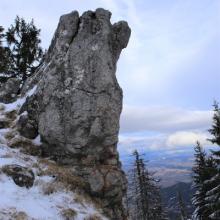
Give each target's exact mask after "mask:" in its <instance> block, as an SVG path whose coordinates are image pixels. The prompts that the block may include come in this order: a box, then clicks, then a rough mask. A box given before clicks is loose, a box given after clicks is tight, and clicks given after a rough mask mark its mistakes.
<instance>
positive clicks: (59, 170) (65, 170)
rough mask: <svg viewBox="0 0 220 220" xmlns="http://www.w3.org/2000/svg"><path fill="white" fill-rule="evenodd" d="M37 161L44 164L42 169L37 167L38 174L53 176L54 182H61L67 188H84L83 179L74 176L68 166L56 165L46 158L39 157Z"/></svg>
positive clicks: (72, 189) (73, 189)
mask: <svg viewBox="0 0 220 220" xmlns="http://www.w3.org/2000/svg"><path fill="white" fill-rule="evenodd" d="M39 163H40V164H43V165H44V169H42V168H40V169H39V175H40V176H54V177H55V180H56V182H60V183H62V185H63V186H64V187H65V189H67V190H71V191H75V190H76V189H79V188H80V189H84V188H85V181H83V179H82V178H81V177H79V176H76V175H75V174H74V173H73V171H72V169H71V168H70V167H66V166H61V165H58V164H56V163H55V162H53V161H50V160H48V159H40V160H39Z"/></svg>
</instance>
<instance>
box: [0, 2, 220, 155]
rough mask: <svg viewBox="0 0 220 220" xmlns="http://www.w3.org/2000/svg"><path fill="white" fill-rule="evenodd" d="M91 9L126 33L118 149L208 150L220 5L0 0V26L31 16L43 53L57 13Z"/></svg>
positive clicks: (217, 80)
mask: <svg viewBox="0 0 220 220" xmlns="http://www.w3.org/2000/svg"><path fill="white" fill-rule="evenodd" d="M98 7H104V8H106V9H109V10H110V11H111V12H112V22H116V21H118V20H126V21H128V23H129V25H130V27H131V29H132V35H131V39H130V42H129V45H128V47H127V48H126V49H125V50H124V51H123V52H122V55H121V57H120V60H119V63H118V68H117V77H118V80H119V83H120V85H121V87H122V88H123V91H124V108H123V113H122V117H121V130H120V143H121V144H120V146H121V148H122V150H123V151H124V150H125V151H128V152H129V151H131V150H132V149H133V148H136V147H137V145H138V144H140V142H141V143H142V145H143V149H146V150H149V149H160V148H167V149H170V148H172V149H176V148H178V147H179V146H181V147H191V146H192V144H193V143H195V141H196V140H197V139H199V140H200V141H201V142H202V143H203V144H204V145H207V144H208V143H207V141H206V138H207V137H208V134H207V129H208V128H209V126H210V124H211V116H212V112H210V110H211V105H212V103H213V100H214V99H217V100H219V101H220V92H219V88H220V62H219V60H220V28H219V27H220V1H219V0H193V1H192V0H184V1H183V0H166V1H164V0H94V1H86V0H72V1H70V0H62V1H60V0H53V1H52V0H32V1H30V0H19V1H13V2H12V1H8V0H1V6H0V21H1V23H0V25H3V26H4V27H8V26H9V25H10V24H11V23H12V21H13V19H14V18H15V16H16V15H20V16H23V17H24V18H25V19H27V20H30V19H31V18H34V20H35V23H36V24H37V26H38V27H39V28H41V30H42V31H41V37H42V45H43V46H44V47H45V48H47V47H48V45H49V43H50V40H51V38H52V36H53V33H54V31H55V28H56V26H57V23H58V19H59V17H60V15H62V14H64V13H68V12H70V11H72V10H78V11H79V12H80V13H82V12H83V11H85V10H89V9H91V10H94V9H96V8H98Z"/></svg>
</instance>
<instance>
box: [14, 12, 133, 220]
mask: <svg viewBox="0 0 220 220" xmlns="http://www.w3.org/2000/svg"><path fill="white" fill-rule="evenodd" d="M110 17H111V13H110V12H109V11H106V10H104V9H97V10H96V11H95V12H92V11H87V12H85V13H83V15H82V16H81V17H79V15H78V12H76V11H74V12H72V13H70V14H67V15H63V16H62V17H61V18H60V22H59V25H58V27H57V30H56V32H55V35H54V38H53V40H52V42H51V46H50V48H49V50H48V53H47V56H46V59H45V63H44V64H43V65H42V67H41V68H40V69H39V71H38V72H37V73H36V74H35V75H34V76H33V77H32V78H30V79H29V80H28V81H27V83H26V84H25V87H24V89H23V91H22V94H25V92H27V90H29V89H30V88H32V87H33V86H34V85H37V88H36V91H35V93H34V94H33V95H32V96H30V97H28V99H27V101H26V103H25V104H24V105H23V107H22V108H21V112H20V113H22V112H24V111H27V115H24V116H22V117H20V122H19V123H20V128H19V130H20V132H21V134H23V135H24V136H26V137H29V138H35V137H36V136H37V135H38V133H39V134H40V137H41V140H42V143H43V147H42V150H43V152H44V154H45V155H48V156H51V158H53V159H55V160H56V161H58V162H59V163H62V164H65V165H70V166H75V170H76V173H77V174H78V175H79V176H82V177H83V178H84V179H85V181H86V182H87V183H88V184H89V187H88V189H87V190H88V191H89V192H90V193H91V194H92V195H94V196H96V197H97V198H100V199H102V200H103V206H104V208H105V210H106V211H107V212H108V215H110V217H111V219H118V220H119V219H120V220H122V219H125V218H126V217H125V216H124V213H123V207H122V197H123V194H124V191H125V189H126V180H125V176H124V173H123V171H122V170H121V165H120V162H119V160H118V152H117V142H118V131H119V117H120V113H121V110H122V90H121V88H120V86H119V85H118V82H117V79H116V75H115V72H116V63H117V60H118V58H119V55H120V53H121V50H122V49H123V48H125V47H126V46H127V43H128V40H129V37H130V28H129V27H128V25H127V23H126V22H124V21H120V22H118V23H115V24H113V25H112V24H111V22H110ZM19 123H18V124H19ZM18 127H19V126H18ZM30 129H31V132H28V131H30Z"/></svg>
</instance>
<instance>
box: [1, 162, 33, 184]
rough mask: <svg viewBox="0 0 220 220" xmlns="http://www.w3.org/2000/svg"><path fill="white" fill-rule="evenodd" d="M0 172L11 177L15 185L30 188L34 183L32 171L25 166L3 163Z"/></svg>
mask: <svg viewBox="0 0 220 220" xmlns="http://www.w3.org/2000/svg"><path fill="white" fill-rule="evenodd" d="M1 170H2V172H3V173H5V174H6V175H8V176H10V177H12V179H13V180H14V182H15V183H16V185H18V186H20V187H23V186H25V187H27V188H30V187H32V186H33V184H34V179H35V177H34V173H33V171H32V170H30V169H29V168H27V167H23V166H20V165H17V164H10V165H5V166H3V167H2V168H1Z"/></svg>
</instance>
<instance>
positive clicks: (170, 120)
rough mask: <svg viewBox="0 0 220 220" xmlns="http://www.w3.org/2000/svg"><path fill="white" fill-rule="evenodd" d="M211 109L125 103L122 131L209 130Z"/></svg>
mask: <svg viewBox="0 0 220 220" xmlns="http://www.w3.org/2000/svg"><path fill="white" fill-rule="evenodd" d="M212 114H213V113H212V112H211V111H202V110H186V109H182V108H176V107H165V106H157V107H140V106H128V105H125V106H124V109H123V112H122V116H121V130H120V131H121V133H123V132H135V131H157V132H164V131H166V132H169V131H180V130H192V129H197V130H198V129H205V130H207V129H208V128H209V127H210V125H211V118H212Z"/></svg>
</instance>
